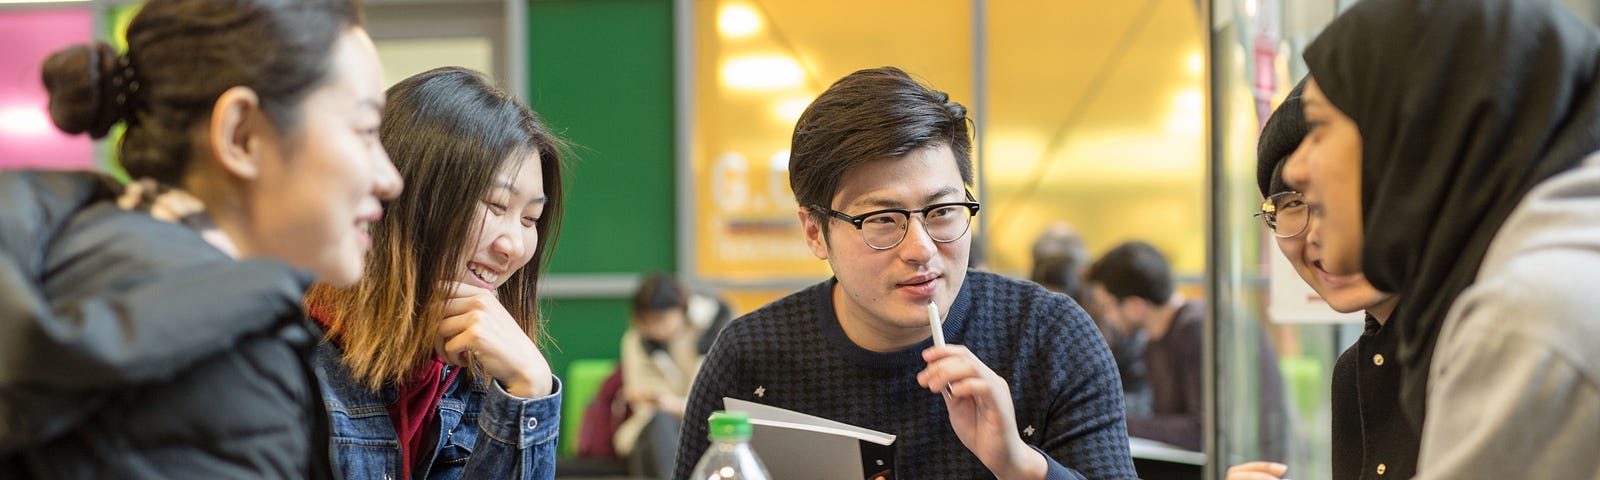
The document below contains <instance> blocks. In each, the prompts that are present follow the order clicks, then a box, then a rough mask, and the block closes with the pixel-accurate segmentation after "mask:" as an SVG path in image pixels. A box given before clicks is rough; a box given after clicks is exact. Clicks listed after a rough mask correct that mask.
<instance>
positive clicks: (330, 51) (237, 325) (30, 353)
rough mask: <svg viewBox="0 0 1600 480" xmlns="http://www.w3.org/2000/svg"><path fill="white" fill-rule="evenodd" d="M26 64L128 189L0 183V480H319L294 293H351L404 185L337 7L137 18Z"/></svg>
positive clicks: (359, 42) (351, 9)
mask: <svg viewBox="0 0 1600 480" xmlns="http://www.w3.org/2000/svg"><path fill="white" fill-rule="evenodd" d="M127 37H128V51H127V52H126V53H125V54H118V53H116V52H115V51H114V50H113V49H112V48H111V47H110V46H108V45H106V44H104V43H95V44H92V45H80V46H74V47H70V48H67V49H64V50H61V51H59V52H57V53H56V54H54V55H52V56H51V57H50V58H49V59H48V60H47V61H46V63H45V65H44V69H43V80H44V83H45V86H46V88H47V89H48V90H49V92H50V112H51V116H52V117H53V119H54V121H55V123H56V125H57V127H59V128H60V129H61V130H63V131H65V132H67V133H87V134H89V135H90V136H92V137H95V138H99V137H102V136H104V135H105V134H106V132H108V131H109V130H110V129H111V127H112V126H113V125H115V124H117V123H124V124H125V125H126V126H127V129H126V133H125V136H124V138H123V140H122V143H121V144H120V145H119V146H118V147H119V148H118V153H119V158H120V160H121V163H122V165H123V166H124V167H125V168H126V170H127V171H128V173H129V175H130V176H131V177H133V178H134V179H136V180H137V181H136V182H134V183H133V184H130V185H126V186H123V185H118V184H116V182H112V181H109V180H108V177H105V176H103V175H98V174H93V173H63V172H27V171H18V172H7V173H5V174H0V204H3V205H5V206H6V207H5V208H0V471H3V472H6V475H7V476H10V475H13V474H15V475H18V476H19V477H21V478H330V477H332V473H333V472H332V468H331V461H332V457H331V452H332V451H331V449H330V447H329V445H328V442H327V435H328V428H329V427H328V421H327V416H326V414H325V409H324V407H323V405H322V400H321V397H320V395H318V387H317V379H316V374H315V370H314V366H313V363H312V361H311V359H312V355H313V354H314V349H315V347H316V342H317V340H318V338H319V337H320V335H321V334H320V332H319V331H317V330H316V328H315V326H314V325H313V324H310V323H308V322H306V320H305V316H304V313H303V311H302V310H301V308H300V300H301V297H302V295H303V294H304V292H305V290H306V288H307V287H308V286H309V284H310V283H311V281H313V279H314V280H316V281H321V282H326V283H329V284H335V285H348V284H351V283H354V282H355V281H356V280H357V279H358V278H360V277H361V274H362V270H363V267H364V257H365V255H366V253H367V250H368V249H369V245H370V242H371V240H370V237H369V236H368V233H367V228H368V226H369V225H370V224H372V223H373V222H376V221H377V220H378V219H379V218H380V217H381V215H382V211H383V209H382V202H384V201H386V200H390V199H393V198H395V197H396V196H397V195H398V194H399V192H400V190H401V180H400V178H399V176H398V174H397V172H396V171H395V169H394V167H393V165H391V164H390V163H389V159H388V156H387V155H386V154H385V152H384V150H383V147H382V145H380V143H379V141H378V134H377V132H378V126H379V122H380V118H381V113H382V108H383V95H382V88H383V87H382V80H381V72H380V69H379V66H378V59H377V54H376V51H375V49H374V47H373V45H372V42H371V39H370V38H369V37H368V35H367V33H366V31H365V30H364V29H362V27H361V15H360V7H359V5H358V4H357V3H356V1H355V0H240V1H233V2H216V1H209V0H151V1H149V2H147V3H146V4H145V5H144V7H143V8H142V9H141V11H140V13H139V14H138V15H137V16H135V17H134V19H133V21H132V23H131V24H130V25H129V28H128V34H127Z"/></svg>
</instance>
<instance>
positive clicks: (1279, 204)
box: [1255, 191, 1311, 238]
mask: <svg viewBox="0 0 1600 480" xmlns="http://www.w3.org/2000/svg"><path fill="white" fill-rule="evenodd" d="M1255 216H1257V217H1261V220H1262V221H1264V222H1266V224H1267V229H1268V230H1271V231H1272V235H1273V236H1275V237H1278V238H1293V237H1294V236H1295V235H1299V234H1300V233H1301V232H1305V231H1306V225H1308V224H1310V223H1311V222H1310V219H1311V212H1310V209H1309V208H1307V206H1306V199H1305V196H1303V195H1301V194H1300V192H1293V191H1290V192H1279V193H1276V194H1273V195H1272V196H1270V197H1267V199H1266V200H1265V201H1263V202H1261V211H1260V212H1256V215H1255Z"/></svg>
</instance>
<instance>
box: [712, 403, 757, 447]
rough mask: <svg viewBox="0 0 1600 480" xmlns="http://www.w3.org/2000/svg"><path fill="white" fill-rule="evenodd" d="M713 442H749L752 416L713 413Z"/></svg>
mask: <svg viewBox="0 0 1600 480" xmlns="http://www.w3.org/2000/svg"><path fill="white" fill-rule="evenodd" d="M711 439H712V440H749V439H750V415H748V414H746V413H744V412H727V411H722V410H718V411H715V412H711Z"/></svg>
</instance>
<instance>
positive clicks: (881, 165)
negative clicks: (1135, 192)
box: [674, 67, 1134, 480]
mask: <svg viewBox="0 0 1600 480" xmlns="http://www.w3.org/2000/svg"><path fill="white" fill-rule="evenodd" d="M971 155H972V139H971V136H970V134H969V131H968V120H967V117H966V108H965V107H963V106H961V105H960V104H958V103H955V102H951V101H949V97H948V95H946V94H944V93H942V92H937V91H933V90H930V89H929V88H928V87H926V86H924V85H922V84H921V83H919V82H917V81H916V80H913V79H912V78H911V77H910V76H909V75H907V74H906V73H905V72H903V71H901V70H899V69H897V68H893V67H883V68H876V69H868V70H862V71H858V72H855V73H852V74H850V75H848V76H846V77H844V78H843V79H841V80H839V81H838V82H836V83H834V84H833V86H831V87H829V89H828V90H827V91H826V92H824V93H823V94H822V95H821V96H819V97H818V98H817V99H816V100H815V101H814V102H812V104H811V106H810V107H808V108H807V109H806V111H805V113H804V114H802V115H801V117H800V120H799V122H798V123H797V125H796V126H795V132H794V136H793V139H792V145H791V154H790V160H789V171H790V187H791V188H792V189H793V190H794V192H795V199H796V200H797V202H798V207H799V208H798V217H799V220H800V224H801V228H802V230H803V231H804V233H805V240H806V244H807V245H808V246H809V247H810V248H811V251H812V253H813V254H815V255H816V256H817V258H819V259H822V260H826V261H827V262H828V265H829V266H830V267H831V268H832V270H833V274H834V277H833V278H832V279H829V280H827V281H825V282H822V283H820V284H817V285H814V286H812V287H809V288H806V289H805V290H802V291H800V292H797V293H795V294H792V295H789V296H788V297H785V298H783V299H779V300H778V301H776V302H773V303H772V304H769V305H767V306H765V307H762V308H761V309H759V310H756V311H755V312H752V313H750V314H749V315H746V316H744V317H743V318H740V319H738V320H735V321H733V322H732V323H730V324H729V325H728V327H727V329H726V330H724V331H723V332H722V335H721V336H720V337H719V338H718V339H717V342H716V344H715V346H713V347H712V349H711V352H710V353H709V354H708V355H707V357H706V360H705V363H704V365H703V367H702V369H701V371H700V374H699V375H698V376H697V378H696V380H695V385H694V387H693V390H692V391H691V393H690V399H689V407H688V413H687V415H686V416H685V418H686V420H685V423H684V432H683V435H682V436H681V443H680V446H679V449H678V462H677V469H676V475H675V476H674V478H677V479H680V480H683V479H687V477H688V474H689V471H690V470H691V469H692V468H693V466H694V463H695V461H696V459H698V458H699V457H700V455H701V453H702V452H704V451H705V449H706V446H707V440H706V423H705V422H704V421H695V420H693V419H704V418H706V417H707V416H708V415H709V413H710V412H711V411H713V410H718V409H721V408H722V407H723V405H722V398H723V397H732V398H738V399H743V400H749V401H753V402H757V403H762V404H766V405H771V406H775V407H780V408H786V409H790V410H795V411H799V412H802V413H807V414H811V415H816V416H820V417H825V418H829V419H832V420H837V421H841V422H845V423H848V424H853V425H857V426H861V427H865V428H869V429H873V430H878V431H882V432H886V433H890V434H894V435H897V436H898V437H897V439H896V440H895V442H894V445H893V448H894V451H895V455H894V462H893V464H892V465H886V467H891V466H892V470H893V475H894V477H895V478H901V479H922V478H962V479H966V478H985V477H995V478H1005V479H1011V478H1032V479H1043V478H1051V479H1055V478H1134V471H1133V463H1132V460H1131V459H1130V457H1129V453H1128V440H1127V431H1126V427H1125V426H1124V415H1123V409H1122V391H1121V387H1120V386H1119V384H1118V380H1117V371H1116V366H1115V364H1114V363H1113V361H1112V359H1111V353H1110V351H1109V350H1108V348H1107V347H1106V344H1105V341H1104V340H1102V339H1101V338H1100V333H1099V331H1098V330H1097V329H1096V328H1095V326H1094V323H1093V322H1091V321H1090V319H1089V317H1088V316H1087V315H1086V314H1084V312H1083V310H1082V309H1081V308H1079V307H1078V305H1077V304H1076V303H1074V302H1073V301H1072V300H1071V299H1069V298H1068V297H1066V296H1065V295H1060V294H1052V293H1049V292H1047V291H1045V290H1044V289H1043V288H1041V287H1039V286H1037V285H1034V284H1032V283H1028V282H1021V281H1017V280H1011V279H1007V278H1004V277H1001V276H998V275H994V274H990V273H984V272H980V271H975V270H968V268H967V267H968V261H969V259H970V255H971V242H972V235H970V233H971V225H972V219H973V217H974V216H975V215H977V214H978V212H979V209H980V208H979V207H980V203H979V202H978V201H977V199H976V198H975V197H974V196H973V195H972V193H971V191H970V190H969V188H968V187H969V186H970V185H971V184H972V161H971ZM930 303H932V304H933V305H935V307H934V309H935V310H936V312H937V314H938V316H939V317H940V318H942V319H943V328H942V333H943V338H944V339H946V340H948V342H949V343H948V344H946V345H943V346H939V345H935V344H934V341H933V338H932V335H931V333H932V331H931V329H930V327H929V306H928V305H929V304H930ZM797 454H803V453H800V452H797ZM816 461H817V462H819V463H822V462H836V461H839V459H829V458H818V459H816Z"/></svg>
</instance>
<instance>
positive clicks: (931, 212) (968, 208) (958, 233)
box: [811, 192, 979, 250]
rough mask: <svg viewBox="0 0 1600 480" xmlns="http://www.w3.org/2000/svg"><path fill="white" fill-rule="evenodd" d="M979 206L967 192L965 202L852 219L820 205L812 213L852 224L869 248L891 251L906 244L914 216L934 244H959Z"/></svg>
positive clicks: (872, 214)
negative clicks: (914, 215)
mask: <svg viewBox="0 0 1600 480" xmlns="http://www.w3.org/2000/svg"><path fill="white" fill-rule="evenodd" d="M978 206H979V205H978V202H976V201H975V199H974V198H972V192H967V201H965V202H945V203H935V204H932V205H928V206H926V207H922V208H919V209H916V210H906V209H904V208H885V209H883V210H874V211H871V212H867V213H863V214H860V215H856V216H850V215H845V214H843V213H840V212H838V211H835V210H832V209H829V208H824V207H822V206H820V205H812V206H811V209H812V210H816V211H818V212H822V213H826V214H828V215H830V216H832V217H833V218H837V219H840V220H844V221H846V222H850V224H851V225H854V226H855V227H856V231H858V232H861V240H863V241H865V242H867V246H869V247H872V248H873V249H874V250H888V249H891V248H894V247H896V246H899V245H900V242H902V241H905V239H906V232H907V231H910V229H911V214H919V216H921V217H922V227H923V230H926V231H927V232H928V237H929V238H932V239H933V241H935V242H939V243H950V242H954V241H956V240H960V239H961V237H963V236H965V235H966V234H967V230H970V229H971V226H972V217H975V216H977V215H978Z"/></svg>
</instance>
